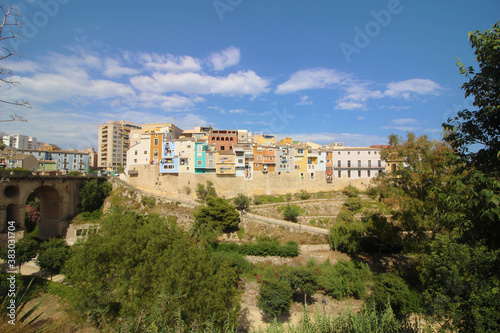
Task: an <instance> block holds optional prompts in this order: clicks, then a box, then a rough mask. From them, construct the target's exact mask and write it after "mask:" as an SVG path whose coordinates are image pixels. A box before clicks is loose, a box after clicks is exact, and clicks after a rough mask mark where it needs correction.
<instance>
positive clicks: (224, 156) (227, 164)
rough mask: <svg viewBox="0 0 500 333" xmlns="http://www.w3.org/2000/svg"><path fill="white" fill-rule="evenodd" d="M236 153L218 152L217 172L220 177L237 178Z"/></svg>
mask: <svg viewBox="0 0 500 333" xmlns="http://www.w3.org/2000/svg"><path fill="white" fill-rule="evenodd" d="M234 159H235V153H234V152H232V151H217V161H216V163H217V170H216V174H217V175H218V176H219V175H220V176H235V163H234Z"/></svg>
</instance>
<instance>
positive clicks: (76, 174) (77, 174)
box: [67, 171, 82, 176]
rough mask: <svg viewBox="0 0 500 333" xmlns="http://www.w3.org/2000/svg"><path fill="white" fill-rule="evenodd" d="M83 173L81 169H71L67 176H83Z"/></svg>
mask: <svg viewBox="0 0 500 333" xmlns="http://www.w3.org/2000/svg"><path fill="white" fill-rule="evenodd" d="M81 175H82V173H81V172H80V171H70V172H68V173H67V176H81Z"/></svg>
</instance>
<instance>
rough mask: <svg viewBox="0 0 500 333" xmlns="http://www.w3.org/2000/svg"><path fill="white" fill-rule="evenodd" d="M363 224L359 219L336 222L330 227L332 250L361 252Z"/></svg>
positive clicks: (350, 252)
mask: <svg viewBox="0 0 500 333" xmlns="http://www.w3.org/2000/svg"><path fill="white" fill-rule="evenodd" d="M364 234H365V226H364V225H363V223H361V222H360V221H355V222H347V223H346V222H336V223H335V225H334V226H333V227H332V228H331V229H330V244H331V247H332V249H333V250H335V251H337V250H338V251H341V252H345V253H348V254H350V255H355V254H358V253H360V252H361V250H362V247H361V244H362V243H361V241H362V238H363V236H364Z"/></svg>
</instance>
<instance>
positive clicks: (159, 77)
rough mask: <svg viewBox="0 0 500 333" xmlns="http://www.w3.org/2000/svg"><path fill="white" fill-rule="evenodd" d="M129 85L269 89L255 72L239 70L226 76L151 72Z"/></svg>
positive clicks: (195, 90)
mask: <svg viewBox="0 0 500 333" xmlns="http://www.w3.org/2000/svg"><path fill="white" fill-rule="evenodd" d="M130 82H131V83H132V85H133V86H134V87H135V88H136V89H138V90H140V91H148V92H156V93H166V92H182V93H185V94H188V95H191V94H200V95H206V94H221V95H237V96H242V95H252V96H257V95H259V94H261V93H264V92H267V91H269V88H268V85H269V82H268V80H266V79H263V78H261V77H259V76H258V75H257V74H255V72H254V71H251V70H248V71H246V72H242V71H239V72H237V73H231V74H229V75H227V76H209V75H206V74H200V73H158V72H157V73H154V74H153V75H152V77H149V76H137V77H134V78H132V79H131V81H130Z"/></svg>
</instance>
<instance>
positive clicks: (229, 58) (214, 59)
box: [208, 46, 241, 71]
mask: <svg viewBox="0 0 500 333" xmlns="http://www.w3.org/2000/svg"><path fill="white" fill-rule="evenodd" d="M240 58H241V52H240V49H238V48H236V47H234V46H230V47H228V48H227V49H225V50H222V51H221V52H218V53H212V54H211V55H210V56H209V58H208V60H209V61H210V63H211V64H212V67H213V69H215V70H216V71H221V70H224V69H226V68H228V67H231V66H235V65H237V64H239V63H240Z"/></svg>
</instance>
